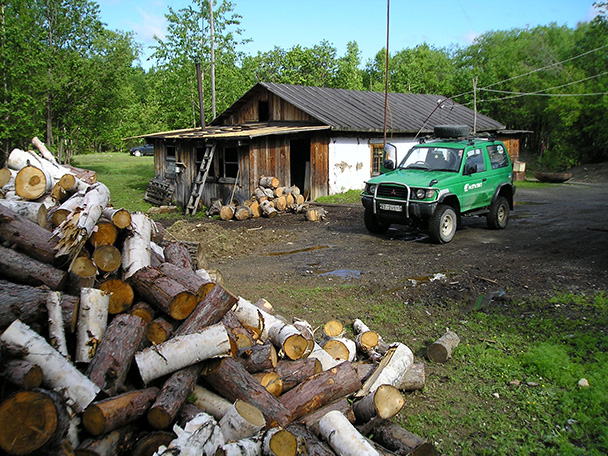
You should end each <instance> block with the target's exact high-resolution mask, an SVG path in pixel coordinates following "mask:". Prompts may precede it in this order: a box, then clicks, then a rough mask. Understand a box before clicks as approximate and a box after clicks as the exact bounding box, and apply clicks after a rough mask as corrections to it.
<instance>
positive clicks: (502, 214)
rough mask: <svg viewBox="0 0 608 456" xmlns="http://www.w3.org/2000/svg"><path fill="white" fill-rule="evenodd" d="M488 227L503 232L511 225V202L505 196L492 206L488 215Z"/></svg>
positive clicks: (495, 201) (496, 200) (497, 199)
mask: <svg viewBox="0 0 608 456" xmlns="http://www.w3.org/2000/svg"><path fill="white" fill-rule="evenodd" d="M487 220H488V226H489V227H490V228H492V229H493V230H502V229H504V228H506V227H507V224H508V223H509V201H507V198H505V197H504V196H499V197H498V198H496V199H495V200H494V201H493V202H492V204H491V205H490V212H489V213H488V215H487Z"/></svg>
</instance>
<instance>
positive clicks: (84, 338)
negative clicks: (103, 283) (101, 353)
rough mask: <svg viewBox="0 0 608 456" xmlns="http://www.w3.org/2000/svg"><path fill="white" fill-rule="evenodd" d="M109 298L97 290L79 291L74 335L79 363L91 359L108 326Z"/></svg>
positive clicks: (85, 289)
mask: <svg viewBox="0 0 608 456" xmlns="http://www.w3.org/2000/svg"><path fill="white" fill-rule="evenodd" d="M109 303H110V296H109V295H108V294H107V293H106V292H104V291H102V290H99V289H97V288H82V289H81V290H80V311H79V313H78V331H77V333H76V356H75V359H76V361H77V362H80V363H88V362H90V361H91V360H92V359H93V356H94V355H95V352H96V350H97V346H98V345H99V342H100V341H101V338H102V337H103V334H104V332H105V330H106V327H107V325H108V306H109Z"/></svg>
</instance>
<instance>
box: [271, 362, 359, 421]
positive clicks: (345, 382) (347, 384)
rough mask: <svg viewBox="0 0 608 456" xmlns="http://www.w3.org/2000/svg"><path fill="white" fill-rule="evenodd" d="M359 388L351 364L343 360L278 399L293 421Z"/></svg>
mask: <svg viewBox="0 0 608 456" xmlns="http://www.w3.org/2000/svg"><path fill="white" fill-rule="evenodd" d="M360 388H361V382H360V381H359V377H358V376H357V373H356V371H355V370H354V368H353V367H352V364H351V363H349V362H348V361H344V362H342V363H340V364H338V365H337V366H336V367H333V368H331V369H329V370H326V371H323V372H320V373H318V374H316V375H313V376H312V377H309V378H308V379H307V380H306V381H304V382H302V383H300V384H299V385H298V386H296V387H295V388H293V389H291V390H289V391H288V392H286V393H285V394H283V395H282V396H281V397H280V398H279V400H280V401H281V403H282V404H283V405H284V406H285V408H286V409H287V410H289V413H290V417H291V420H292V421H293V420H296V419H298V418H300V417H302V416H304V415H306V414H307V413H310V412H312V411H313V410H315V409H317V408H319V407H322V406H323V405H325V404H328V403H330V402H332V401H334V400H336V399H339V398H340V397H343V396H348V395H350V394H352V393H354V392H356V391H357V390H359V389H360Z"/></svg>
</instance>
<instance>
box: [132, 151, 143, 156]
mask: <svg viewBox="0 0 608 456" xmlns="http://www.w3.org/2000/svg"><path fill="white" fill-rule="evenodd" d="M133 155H135V156H136V157H141V152H140V151H138V150H136V151H135V152H133Z"/></svg>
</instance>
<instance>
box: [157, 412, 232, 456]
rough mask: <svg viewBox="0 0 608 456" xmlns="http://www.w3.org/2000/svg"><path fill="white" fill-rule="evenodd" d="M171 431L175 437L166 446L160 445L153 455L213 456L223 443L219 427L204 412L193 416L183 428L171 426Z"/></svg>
mask: <svg viewBox="0 0 608 456" xmlns="http://www.w3.org/2000/svg"><path fill="white" fill-rule="evenodd" d="M173 432H175V434H177V438H176V439H174V440H172V441H171V443H170V444H169V446H168V447H167V448H164V447H160V448H159V451H157V452H156V453H154V455H155V456H156V455H159V456H160V455H162V456H199V455H202V456H215V454H216V452H217V450H218V448H219V447H220V446H221V445H223V444H224V438H223V436H222V432H221V430H220V427H219V426H218V424H217V422H216V421H215V419H213V417H212V416H211V415H208V414H206V413H201V414H199V415H197V416H196V417H194V418H193V419H192V420H190V421H189V422H188V423H186V425H185V426H184V428H183V429H182V428H181V427H179V426H177V425H175V426H173Z"/></svg>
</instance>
